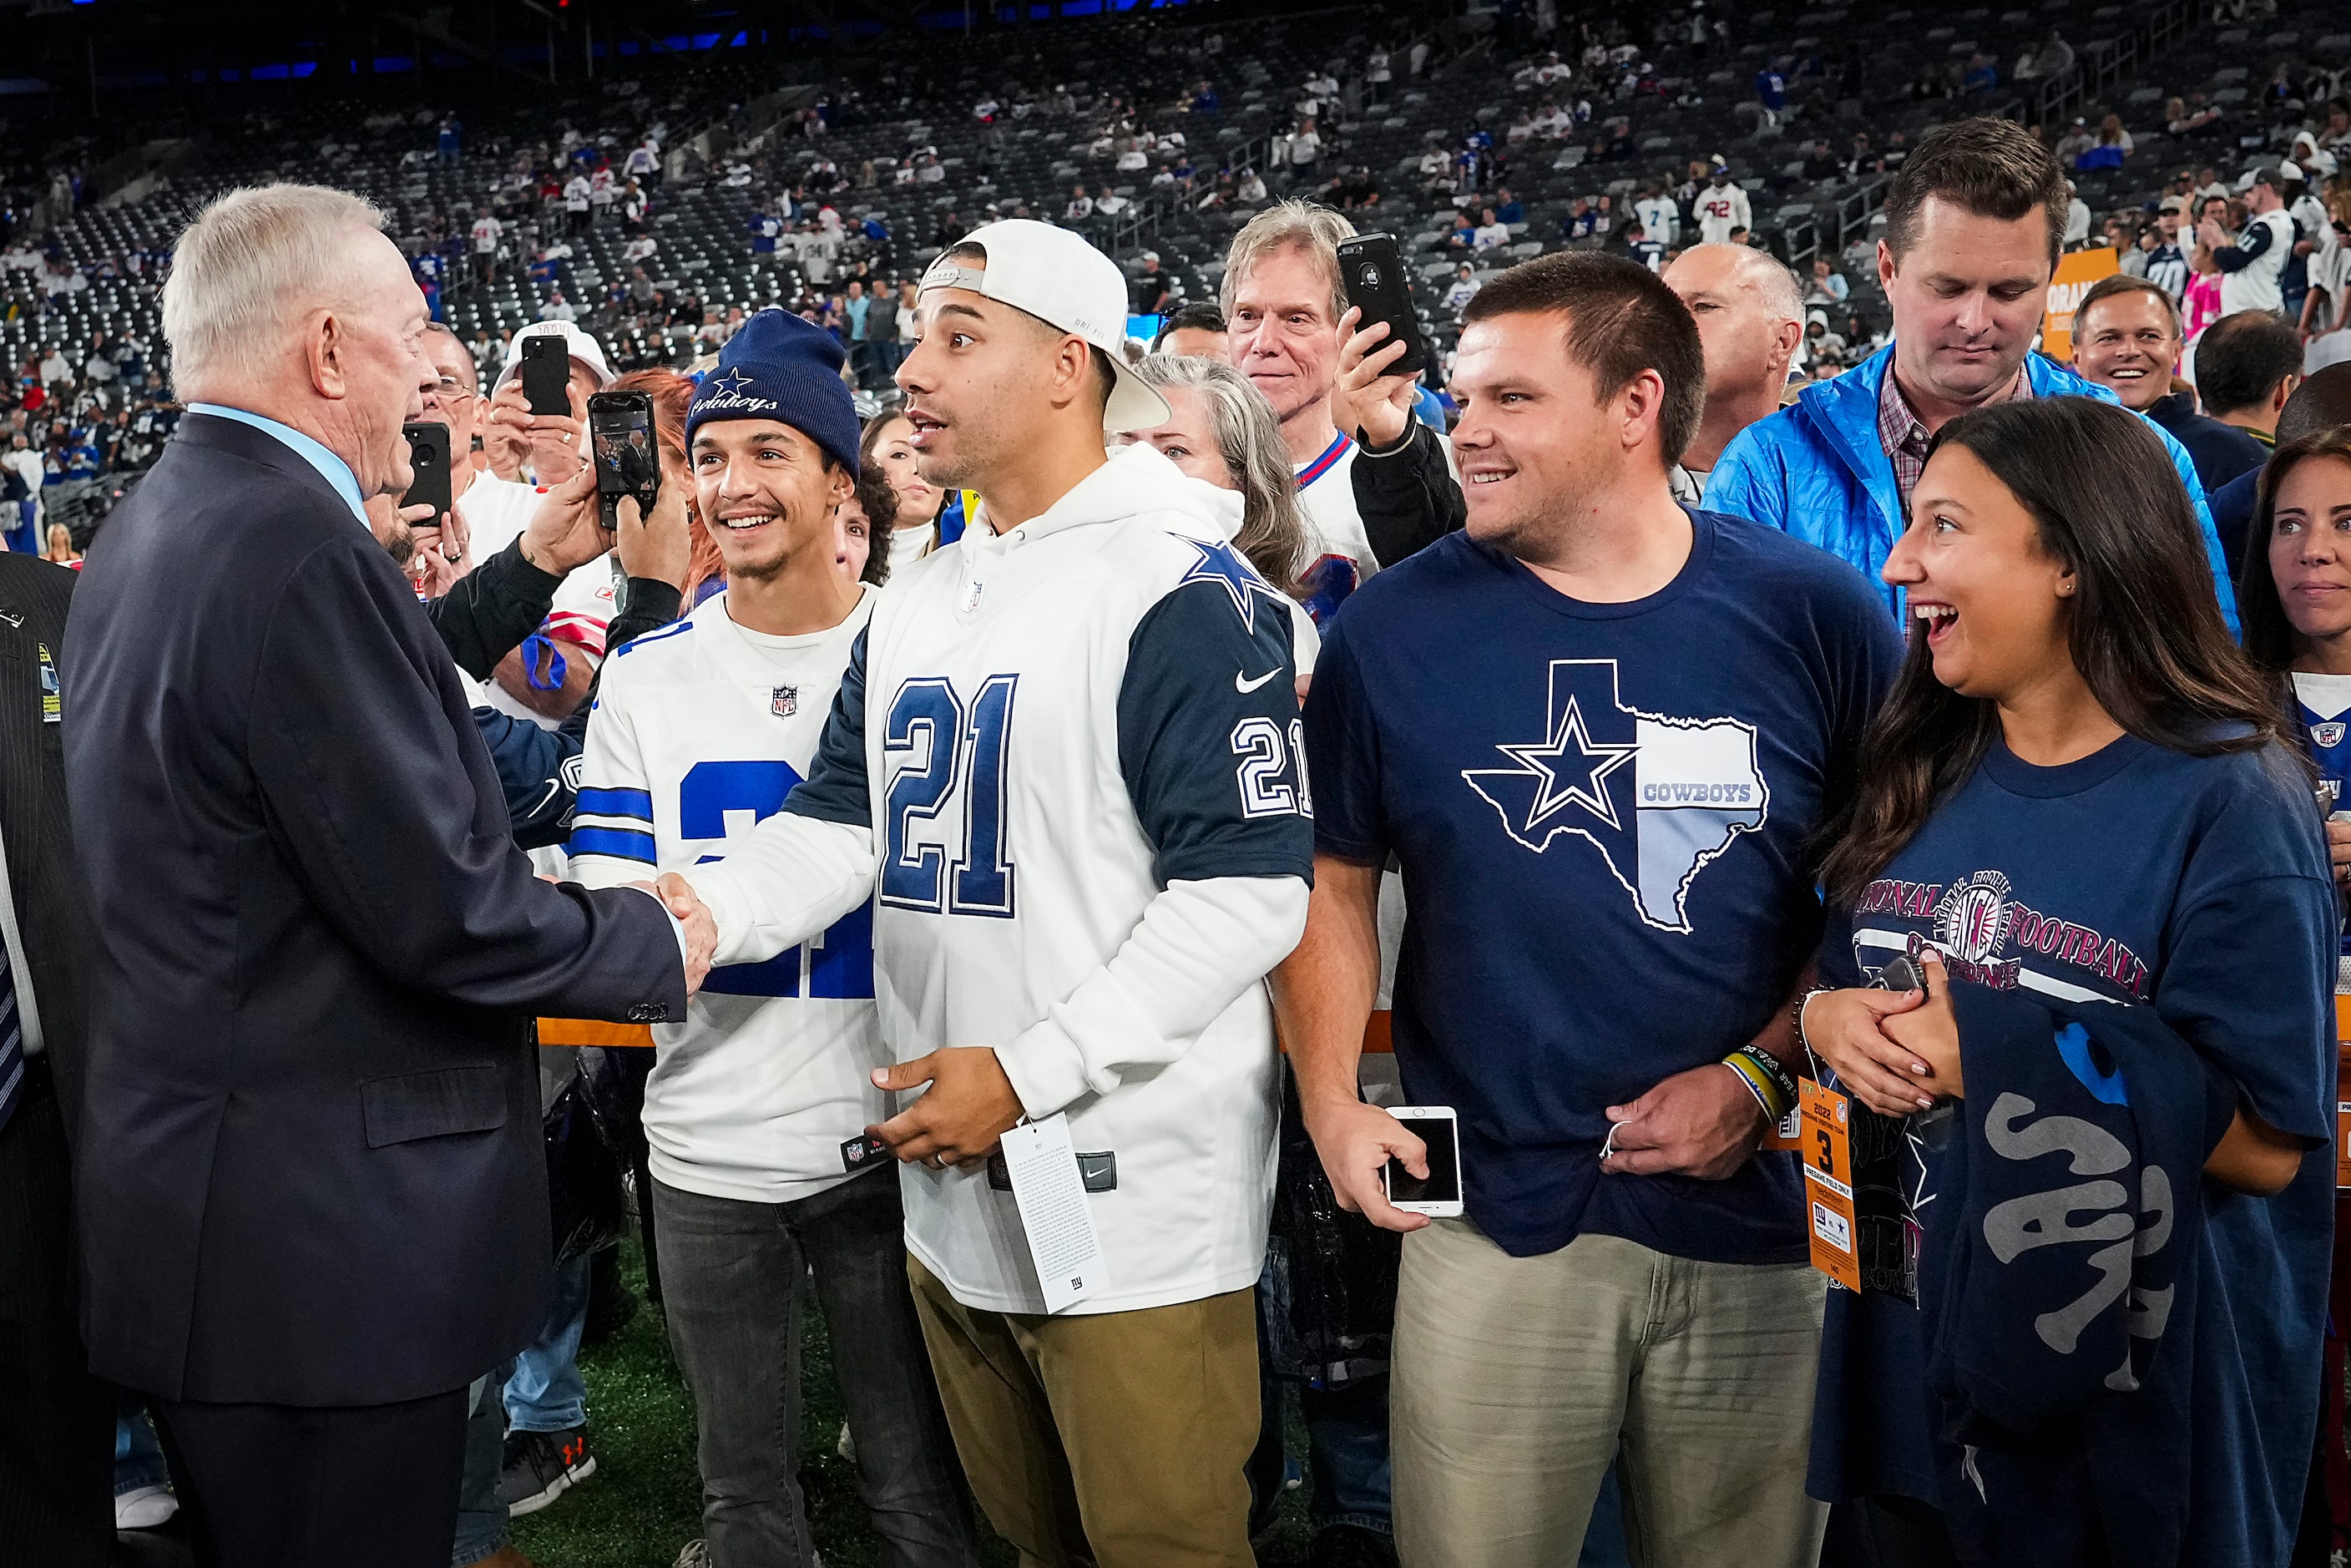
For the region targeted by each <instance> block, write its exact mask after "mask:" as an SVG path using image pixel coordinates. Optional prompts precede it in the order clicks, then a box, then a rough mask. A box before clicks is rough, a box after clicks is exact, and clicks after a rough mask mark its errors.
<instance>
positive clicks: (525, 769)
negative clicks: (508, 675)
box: [474, 703, 587, 850]
mask: <svg viewBox="0 0 2351 1568" xmlns="http://www.w3.org/2000/svg"><path fill="white" fill-rule="evenodd" d="M580 706H581V708H582V709H583V710H584V709H585V708H586V707H587V705H586V704H585V703H582V704H581V705H580ZM474 727H475V728H476V729H478V730H480V731H481V732H482V744H483V745H484V746H486V747H489V751H490V762H491V764H492V765H493V766H495V767H496V768H497V770H498V787H499V788H500V789H503V790H505V791H506V797H507V816H508V817H510V818H512V819H513V820H514V836H515V842H516V843H517V844H519V845H521V846H522V847H523V848H524V849H527V850H535V849H538V848H541V847H543V846H545V845H548V844H559V843H561V842H562V841H563V840H564V835H565V833H566V832H567V831H569V821H570V817H571V802H572V798H573V795H574V793H575V792H576V790H577V789H578V787H579V777H580V773H579V768H577V767H576V766H574V767H566V766H565V765H566V764H567V763H570V762H571V761H572V759H573V758H577V757H578V756H579V755H580V746H581V739H580V736H579V735H576V734H574V733H573V732H572V731H571V729H570V728H569V726H568V725H567V726H566V727H564V728H562V729H541V728H539V727H538V726H537V725H536V724H533V723H532V722H531V721H530V720H528V719H527V718H517V717H515V716H513V715H511V714H504V713H500V712H498V711H497V710H496V708H486V707H477V708H475V710H474ZM583 729H584V726H583Z"/></svg>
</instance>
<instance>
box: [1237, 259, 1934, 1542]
mask: <svg viewBox="0 0 2351 1568" xmlns="http://www.w3.org/2000/svg"><path fill="white" fill-rule="evenodd" d="M1466 321H1467V324H1466V326H1465V328H1464V329H1463V336H1462V341H1461V350H1460V355H1459V359H1458V365H1457V369H1456V371H1455V380H1454V390H1455V393H1456V395H1457V396H1458V397H1459V398H1460V399H1461V400H1462V402H1463V416H1462V422H1461V423H1460V425H1459V426H1458V428H1457V429H1456V431H1455V432H1454V435H1453V445H1454V451H1455V454H1456V455H1457V456H1458V458H1459V460H1460V466H1461V470H1462V476H1463V478H1464V480H1465V481H1467V483H1466V485H1465V490H1466V492H1467V509H1468V528H1467V530H1466V532H1465V533H1458V534H1451V535H1448V536H1447V537H1446V538H1442V539H1440V540H1438V541H1437V543H1435V544H1433V545H1431V546H1429V547H1428V548H1427V549H1424V550H1422V551H1420V552H1419V553H1418V554H1416V555H1415V556H1414V557H1413V558H1412V559H1409V560H1405V561H1402V562H1399V563H1398V564H1396V565H1395V567H1393V568H1391V569H1390V570H1388V571H1387V572H1384V573H1383V574H1382V577H1381V579H1380V580H1378V581H1376V582H1374V583H1372V584H1371V585H1369V586H1368V587H1366V588H1365V589H1364V591H1362V592H1361V593H1360V594H1359V595H1358V596H1357V602H1356V603H1355V604H1354V605H1353V608H1352V609H1351V610H1350V611H1349V612H1348V613H1347V614H1346V615H1345V616H1344V617H1343V618H1341V620H1340V621H1339V622H1337V623H1336V624H1334V625H1333V626H1332V627H1331V628H1330V629H1329V630H1328V631H1327V632H1326V633H1325V641H1324V643H1323V646H1322V654H1321V657H1320V658H1319V660H1318V661H1317V664H1316V666H1315V677H1314V685H1313V687H1312V690H1311V693H1310V694H1309V697H1308V702H1307V709H1306V746H1307V755H1308V775H1309V777H1311V779H1313V781H1314V793H1315V843H1316V854H1315V882H1314V891H1313V894H1312V898H1311V903H1310V905H1309V913H1308V917H1307V927H1306V935H1305V937H1304V939H1303V940H1302V941H1301V944H1300V946H1299V948H1298V951H1297V952H1296V953H1295V954H1294V955H1293V956H1291V957H1290V959H1289V960H1288V961H1287V962H1285V963H1284V964H1283V965H1282V966H1281V967H1280V968H1278V969H1277V970H1276V971H1275V973H1274V995H1275V1002H1276V1006H1277V1008H1278V1009H1279V1011H1280V1019H1281V1024H1282V1033H1283V1037H1284V1039H1285V1040H1287V1041H1288V1042H1289V1045H1290V1052H1291V1061H1292V1064H1293V1065H1294V1067H1295V1068H1296V1071H1297V1073H1298V1081H1299V1092H1300V1099H1301V1108H1302V1110H1303V1113H1304V1117H1305V1121H1306V1126H1307V1131H1308V1132H1309V1134H1311V1136H1312V1138H1313V1140H1314V1145H1315V1147H1316V1150H1317V1152H1318V1153H1319V1154H1320V1155H1321V1156H1322V1164H1323V1167H1324V1169H1325V1170H1326V1171H1327V1173H1328V1174H1329V1176H1330V1179H1331V1184H1332V1187H1333V1189H1334V1190H1335V1191H1336V1193H1337V1195H1338V1197H1339V1200H1340V1202H1341V1203H1342V1204H1343V1205H1344V1206H1345V1207H1350V1208H1356V1209H1360V1210H1361V1211H1362V1212H1364V1214H1365V1215H1366V1216H1368V1217H1369V1218H1371V1219H1372V1220H1373V1222H1374V1223H1375V1224H1378V1225H1381V1226H1383V1227H1385V1228H1389V1229H1392V1230H1400V1231H1405V1232H1407V1233H1408V1234H1407V1235H1406V1236H1405V1244H1404V1259H1403V1265H1402V1270H1401V1277H1400V1280H1399V1283H1398V1288H1397V1294H1396V1324H1395V1351H1394V1371H1393V1374H1392V1382H1393V1385H1394V1387H1393V1393H1392V1417H1391V1431H1392V1435H1393V1463H1394V1472H1395V1520H1396V1524H1397V1536H1396V1544H1397V1549H1398V1554H1399V1556H1400V1557H1401V1559H1402V1561H1403V1562H1404V1563H1405V1565H1406V1568H1437V1565H1438V1564H1443V1565H1444V1568H1536V1565H1538V1564H1548V1563H1555V1562H1558V1561H1561V1560H1562V1558H1563V1557H1565V1556H1566V1555H1568V1554H1570V1553H1573V1552H1574V1551H1575V1549H1576V1547H1577V1545H1578V1544H1579V1543H1580V1542H1582V1541H1583V1535H1584V1531H1585V1528H1586V1524H1587V1522H1588V1521H1589V1518H1590V1515H1591V1511H1592V1506H1593V1500H1594V1498H1595V1496H1596V1495H1597V1492H1598V1489H1599V1486H1600V1483H1601V1479H1602V1477H1603V1476H1604V1474H1605V1473H1606V1471H1607V1470H1608V1469H1609V1467H1610V1466H1611V1464H1612V1463H1614V1464H1616V1465H1617V1467H1618V1475H1619V1480H1620V1482H1621V1484H1622V1486H1623V1488H1624V1490H1625V1497H1626V1502H1627V1511H1628V1513H1630V1514H1631V1515H1632V1516H1633V1517H1635V1518H1636V1519H1637V1520H1639V1521H1640V1526H1641V1529H1640V1533H1641V1535H1642V1537H1643V1538H1644V1540H1645V1542H1646V1548H1647V1550H1646V1553H1645V1555H1646V1561H1648V1562H1649V1563H1653V1564H1657V1565H1660V1568H1698V1565H1708V1568H1711V1565H1714V1564H1722V1565H1724V1568H1729V1565H1730V1564H1733V1563H1736V1564H1740V1565H1742V1568H1809V1565H1810V1564H1811V1563H1813V1562H1814V1561H1815V1559H1816V1557H1817V1553H1818V1551H1819V1545H1820V1533H1821V1525H1822V1522H1823V1513H1822V1511H1821V1510H1820V1509H1819V1508H1818V1506H1817V1505H1814V1504H1812V1503H1810V1502H1808V1501H1806V1500H1805V1499H1804V1496H1803V1485H1802V1482H1803V1472H1804V1460H1805V1448H1806V1442H1807V1438H1808V1435H1809V1432H1810V1428H1811V1408H1812V1387H1813V1369H1814V1365H1815V1364H1816V1362H1817V1359H1818V1354H1819V1327H1820V1316H1821V1302H1822V1291H1823V1287H1822V1284H1821V1281H1820V1280H1819V1278H1818V1276H1816V1275H1814V1274H1813V1272H1812V1271H1811V1270H1809V1268H1807V1266H1806V1265H1805V1262H1804V1259H1805V1245H1804V1231H1803V1228H1802V1222H1801V1217H1800V1207H1799V1202H1800V1200H1799V1186H1800V1181H1801V1178H1800V1176H1799V1174H1798V1172H1797V1171H1796V1169H1795V1167H1794V1166H1793V1164H1792V1161H1791V1160H1790V1159H1789V1158H1788V1156H1786V1155H1778V1154H1766V1155H1760V1156H1759V1155H1758V1154H1757V1145H1758V1141H1759V1138H1760V1136H1761V1134H1762V1133H1763V1131H1764V1129H1765V1128H1766V1126H1767V1125H1768V1124H1769V1123H1770V1122H1771V1121H1772V1120H1774V1119H1776V1118H1777V1117H1778V1116H1779V1115H1780V1114H1781V1113H1782V1112H1783V1111H1784V1109H1785V1107H1784V1105H1783V1104H1782V1103H1781V1102H1782V1100H1783V1099H1784V1100H1792V1099H1793V1097H1794V1089H1793V1086H1792V1082H1791V1081H1790V1080H1789V1075H1788V1073H1787V1072H1786V1070H1785V1068H1784V1065H1783V1064H1782V1061H1781V1053H1782V1052H1783V1051H1789V1052H1792V1051H1793V1049H1794V1048H1793V1043H1792V1031H1791V1030H1790V1026H1789V1021H1788V1007H1789V1003H1790V1001H1791V999H1792V993H1793V991H1794V989H1795V988H1796V983H1797V980H1798V978H1799V976H1800V973H1801V971H1802V968H1803V967H1804V963H1805V959H1806V956H1808V954H1809V953H1810V951H1811V949H1812V946H1813V939H1814V937H1815V936H1816V935H1817V929H1818V921H1819V914H1818V907H1817V904H1816V902H1815V900H1814V899H1813V894H1812V875H1811V873H1810V870H1809V868H1808V862H1807V860H1806V858H1805V852H1804V844H1805V842H1806V841H1807V838H1808V836H1809V835H1810V834H1811V832H1812V831H1813V827H1814V825H1815V824H1816V822H1817V821H1818V820H1819V818H1820V815H1821V811H1822V809H1823V804H1824V802H1825V800H1826V798H1827V796H1828V795H1829V794H1830V792H1831V791H1832V790H1833V789H1834V785H1835V781H1836V780H1837V779H1840V778H1842V777H1846V776H1849V774H1850V771H1851V768H1852V767H1853V763H1854V756H1855V750H1856V748H1857V747H1858V744H1859V740H1860V737H1861V733H1862V729H1863V727H1864V726H1865V723H1866V721H1867V718H1868V716H1869V712H1870V710H1871V708H1872V706H1874V705H1875V703H1876V697H1877V695H1878V693H1879V692H1880V691H1881V690H1882V689H1883V687H1884V685H1885V684H1886V681H1887V680H1888V679H1890V677H1891V676H1892V674H1893V672H1894V668H1895V664H1896V660H1897V659H1898V657H1899V655H1900V647H1899V644H1898V643H1897V642H1896V639H1895V637H1894V636H1893V635H1892V632H1891V629H1890V628H1888V627H1887V626H1886V624H1885V617H1884V613H1883V612H1882V611H1880V610H1879V609H1878V608H1877V605H1876V595H1875V593H1874V591H1872V590H1871V589H1870V587H1869V585H1868V584H1867V583H1865V582H1864V581H1863V580H1862V579H1861V577H1860V576H1859V574H1858V573H1856V572H1855V571H1853V570H1850V569H1849V568H1845V567H1844V566H1842V565H1840V564H1839V563H1837V562H1836V561H1834V560H1833V559H1829V558H1828V557H1826V556H1824V555H1823V554H1822V553H1821V552H1819V551H1816V550H1813V549H1797V548H1793V541H1790V540H1787V539H1784V538H1779V537H1776V536H1774V535H1772V534H1771V533H1768V532H1765V531H1762V530H1758V529H1754V528H1748V527H1746V526H1744V525H1742V524H1740V523H1737V522H1735V521H1733V520H1731V519H1728V518H1720V517H1715V516H1714V515H1712V514H1709V513H1705V512H1695V513H1694V512H1691V511H1689V510H1687V509H1685V508H1684V507H1682V506H1680V505H1679V504H1677V502H1676V500H1675V498H1674V496H1673V493H1672V489H1671V486H1670V482H1669V478H1668V476H1669V473H1670V471H1671V470H1672V468H1673V466H1674V465H1675V463H1676V461H1677V459H1678V458H1679V456H1680V455H1681V453H1682V451H1683V450H1684V448H1685V447H1686V446H1687V444H1688V442H1689V440H1690V438H1691V436H1692V434H1693V433H1694V431H1695V430H1696V427H1697V424H1698V412H1699V405H1700V402H1701V401H1702V399H1703V396H1704V389H1705V379H1706V371H1705V361H1704V354H1703V351H1702V350H1701V348H1700V345H1699V342H1698V329H1697V326H1696V324H1695V322H1694V321H1693V320H1692V319H1691V317H1690V314H1689V312H1688V310H1687V308H1685V307H1684V306H1683V305H1682V304H1681V302H1680V301H1679V300H1678V299H1677V298H1675V296H1674V295H1673V293H1672V291H1671V290H1670V289H1668V288H1667V287H1666V285H1665V284H1664V283H1663V282H1662V281H1661V280H1659V279H1658V278H1657V277H1656V275H1655V274H1653V273H1651V272H1649V271H1648V270H1647V269H1646V267H1640V266H1637V265H1636V264H1635V263H1633V262H1631V261H1628V260H1626V259H1625V258H1623V257H1621V256H1608V255H1604V254H1600V253H1593V252H1577V253H1570V254H1564V255H1561V256H1552V257H1546V258H1544V259H1542V260H1540V261H1534V262H1529V263H1526V264H1525V265H1523V266H1521V267H1515V268H1513V269H1511V270H1510V272H1507V273H1505V274H1503V275H1502V276H1501V277H1499V278H1497V279H1496V280H1494V281H1493V282H1492V283H1489V285H1487V287H1485V288H1484V289H1482V290H1480V291H1479V295H1478V297H1477V298H1475V299H1473V300H1472V301H1471V302H1470V304H1469V308H1468V312H1467V316H1466ZM1693 649H1703V650H1705V653H1704V654H1703V655H1701V656H1697V657H1693V655H1692V652H1691V651H1692V650H1693ZM1392 859H1393V860H1395V862H1400V863H1401V866H1402V868H1403V874H1404V878H1405V883H1407V884H1408V885H1409V886H1410V887H1411V889H1412V901H1413V902H1412V906H1411V908H1410V910H1409V911H1408V912H1407V913H1406V915H1405V927H1404V934H1403V945H1402V950H1401V955H1400V957H1399V960H1398V966H1397V974H1396V977H1395V1011H1394V1014H1393V1027H1394V1038H1395V1057H1396V1065H1397V1067H1398V1069H1399V1070H1400V1071H1401V1073H1402V1077H1403V1082H1404V1093H1405V1099H1406V1100H1407V1101H1410V1102H1412V1103H1414V1104H1416V1105H1420V1106H1428V1107H1449V1108H1450V1109H1451V1110H1452V1111H1453V1112H1455V1113H1457V1115H1458V1123H1459V1130H1460V1159H1461V1176H1462V1182H1463V1187H1464V1196H1465V1197H1466V1207H1467V1215H1466V1218H1458V1219H1455V1218H1443V1219H1434V1220H1432V1219H1431V1218H1428V1217H1426V1216H1425V1215H1421V1214H1415V1213H1408V1212H1403V1211H1400V1210H1399V1209H1398V1208H1397V1207H1395V1206H1394V1205H1392V1204H1391V1203H1389V1202H1388V1201H1387V1199H1386V1198H1385V1197H1384V1196H1383V1191H1382V1173H1383V1170H1384V1167H1385V1166H1387V1164H1388V1161H1389V1160H1390V1159H1391V1158H1392V1157H1393V1158H1395V1159H1399V1160H1401V1161H1402V1162H1403V1164H1404V1166H1405V1169H1406V1171H1407V1172H1408V1173H1409V1174H1410V1175H1411V1176H1416V1177H1428V1176H1433V1175H1434V1174H1435V1173H1433V1172H1432V1171H1431V1170H1430V1168H1429V1164H1428V1161H1427V1160H1426V1144H1425V1142H1424V1140H1423V1139H1422V1138H1420V1137H1419V1136H1416V1134H1415V1133H1414V1132H1413V1131H1412V1130H1411V1129H1410V1126H1409V1125H1408V1124H1407V1123H1406V1122H1405V1121H1400V1120H1399V1119H1398V1118H1397V1117H1396V1116H1394V1115H1391V1114H1390V1113H1388V1112H1385V1111H1383V1110H1380V1109H1379V1108H1377V1107H1375V1106H1372V1105H1368V1104H1365V1103H1363V1101H1362V1100H1361V1099H1360V1098H1359V1095H1358V1092H1357V1087H1356V1072H1357V1061H1358V1055H1359V1051H1360V1048H1361V1042H1362V1040H1363V1038H1364V1026H1365V1023H1366V1020H1367V1019H1368V1018H1369V1016H1370V1013H1371V1009H1372V1003H1373V999H1374V991H1375V989H1376V988H1377V985H1378V981H1379V977H1380V973H1379V972H1380V943H1379V931H1378V889H1379V881H1380V875H1381V872H1382V868H1383V867H1384V866H1385V865H1387V864H1388V863H1389V862H1390V861H1391V860H1392ZM1416 1120H1433V1119H1430V1118H1416ZM1439 1124H1441V1123H1439Z"/></svg>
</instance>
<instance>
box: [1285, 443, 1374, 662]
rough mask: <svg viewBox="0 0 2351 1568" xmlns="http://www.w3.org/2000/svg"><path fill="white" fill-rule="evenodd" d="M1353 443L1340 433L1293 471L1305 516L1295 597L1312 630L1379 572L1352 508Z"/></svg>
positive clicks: (1358, 514)
mask: <svg viewBox="0 0 2351 1568" xmlns="http://www.w3.org/2000/svg"><path fill="white" fill-rule="evenodd" d="M1355 455H1356V454H1355V442H1354V438H1353V437H1352V436H1350V435H1348V434H1346V433H1345V432H1343V431H1342V432H1341V433H1340V434H1339V435H1338V436H1337V438H1336V439H1334V440H1333V441H1332V443H1331V444H1330V445H1329V446H1327V447H1325V448H1323V450H1322V455H1321V456H1320V457H1317V458H1316V459H1314V461H1313V462H1311V463H1309V464H1308V465H1306V466H1304V467H1303V468H1301V469H1300V470H1299V471H1298V504H1299V506H1300V507H1302V508H1303V509H1304V510H1305V513H1306V528H1307V540H1306V548H1307V562H1306V570H1304V571H1302V572H1301V573H1299V575H1298V597H1299V601H1300V602H1301V603H1303V604H1304V605H1305V606H1306V612H1307V613H1308V614H1309V615H1311V616H1312V617H1313V618H1314V623H1315V625H1317V626H1321V625H1322V624H1323V623H1324V622H1328V621H1329V620H1330V619H1331V617H1332V616H1333V615H1336V614H1337V613H1339V606H1340V605H1342V604H1343V603H1345V602H1346V599H1347V595H1349V594H1351V593H1353V592H1354V591H1355V590H1356V589H1358V588H1360V587H1362V586H1363V585H1364V581H1365V580H1368V579H1369V578H1370V577H1371V576H1372V575H1373V574H1374V573H1375V572H1377V571H1378V570H1380V563H1379V561H1378V559H1376V558H1374V556H1373V554H1372V541H1371V537H1370V536H1369V535H1367V534H1366V533H1364V514H1363V513H1362V512H1360V511H1358V510H1356V508H1355Z"/></svg>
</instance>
